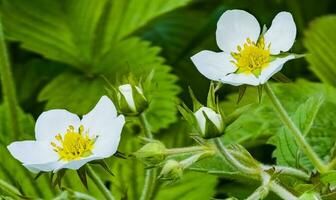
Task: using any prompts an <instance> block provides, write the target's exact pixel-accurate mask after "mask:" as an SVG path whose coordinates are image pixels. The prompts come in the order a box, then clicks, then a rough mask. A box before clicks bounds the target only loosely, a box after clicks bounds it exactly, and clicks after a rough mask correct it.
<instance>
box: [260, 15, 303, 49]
mask: <svg viewBox="0 0 336 200" xmlns="http://www.w3.org/2000/svg"><path fill="white" fill-rule="evenodd" d="M295 37H296V26H295V22H294V19H293V16H292V14H290V13H289V12H280V13H278V14H277V15H276V16H275V17H274V19H273V21H272V25H271V27H270V29H269V30H268V31H267V32H266V33H265V44H266V45H267V46H268V45H269V44H271V49H270V50H271V54H272V55H276V54H279V53H280V51H282V52H286V51H288V50H289V49H290V48H291V47H292V46H293V44H294V41H295Z"/></svg>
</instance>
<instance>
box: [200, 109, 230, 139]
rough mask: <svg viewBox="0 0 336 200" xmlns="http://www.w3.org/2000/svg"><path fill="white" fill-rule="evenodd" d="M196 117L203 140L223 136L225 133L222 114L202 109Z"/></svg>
mask: <svg viewBox="0 0 336 200" xmlns="http://www.w3.org/2000/svg"><path fill="white" fill-rule="evenodd" d="M194 116H195V118H196V121H197V125H198V130H199V132H200V134H201V135H202V137H203V138H206V139H209V138H214V137H218V136H221V135H222V134H223V132H224V121H223V118H222V116H221V114H219V113H217V112H215V111H214V110H213V109H211V108H208V107H201V108H200V109H198V110H197V111H196V112H195V113H194Z"/></svg>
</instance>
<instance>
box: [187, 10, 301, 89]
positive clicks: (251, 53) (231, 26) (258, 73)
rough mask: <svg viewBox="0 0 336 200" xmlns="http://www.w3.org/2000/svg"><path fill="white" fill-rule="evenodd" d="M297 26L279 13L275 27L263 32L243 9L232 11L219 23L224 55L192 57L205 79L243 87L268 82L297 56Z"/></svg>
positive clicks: (210, 54)
mask: <svg viewBox="0 0 336 200" xmlns="http://www.w3.org/2000/svg"><path fill="white" fill-rule="evenodd" d="M295 37H296V26H295V23H294V20H293V17H292V15H291V14H290V13H288V12H280V13H278V14H277V15H276V16H275V18H274V19H273V21H272V25H271V27H270V28H269V29H268V30H267V31H266V32H263V33H261V29H260V25H259V23H258V21H257V20H256V18H255V17H254V16H253V15H251V14H250V13H248V12H246V11H243V10H228V11H226V12H224V13H223V15H222V16H221V17H220V19H219V21H218V23H217V31H216V40H217V45H218V47H219V48H220V49H221V50H222V51H223V52H213V51H208V50H204V51H201V52H199V53H197V54H196V55H194V56H192V57H191V60H192V62H193V63H194V64H195V66H196V68H197V69H198V71H199V72H200V73H201V74H203V75H204V76H205V77H207V78H209V79H211V80H214V81H219V82H222V83H227V84H231V85H234V86H239V85H243V84H247V85H254V86H256V85H260V84H264V83H266V82H267V80H268V79H269V78H271V77H272V76H273V75H274V74H275V73H277V72H279V71H280V70H281V68H282V66H283V65H284V64H285V63H286V62H287V61H289V60H291V59H294V58H295V55H293V54H283V52H287V51H288V50H289V49H290V48H291V47H292V46H293V43H294V41H295Z"/></svg>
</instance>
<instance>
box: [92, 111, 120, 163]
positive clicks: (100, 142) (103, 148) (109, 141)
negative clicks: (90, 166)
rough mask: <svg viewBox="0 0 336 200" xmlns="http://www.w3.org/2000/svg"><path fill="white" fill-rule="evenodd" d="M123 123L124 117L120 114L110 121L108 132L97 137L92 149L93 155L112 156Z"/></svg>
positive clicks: (115, 149)
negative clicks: (110, 127) (110, 126)
mask: <svg viewBox="0 0 336 200" xmlns="http://www.w3.org/2000/svg"><path fill="white" fill-rule="evenodd" d="M124 124H125V117H124V116H123V115H120V116H119V117H118V118H117V119H115V120H114V122H113V123H112V127H113V128H112V129H111V130H110V134H105V135H101V136H100V137H98V139H97V141H96V142H95V144H94V149H93V150H92V152H93V154H94V155H97V156H99V157H103V158H107V157H110V156H112V155H113V154H114V153H115V152H116V151H117V149H118V146H119V142H120V135H121V132H122V128H123V127H124Z"/></svg>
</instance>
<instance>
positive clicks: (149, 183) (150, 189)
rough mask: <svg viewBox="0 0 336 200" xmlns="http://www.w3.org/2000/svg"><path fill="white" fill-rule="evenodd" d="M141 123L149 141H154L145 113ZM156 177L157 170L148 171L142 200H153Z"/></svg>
mask: <svg viewBox="0 0 336 200" xmlns="http://www.w3.org/2000/svg"><path fill="white" fill-rule="evenodd" d="M139 119H140V122H141V124H142V126H143V129H144V132H145V136H146V137H147V138H149V139H153V134H152V131H151V129H150V125H149V123H148V120H147V118H146V116H145V114H144V113H142V114H141V115H140V116H139ZM156 176H157V169H155V168H153V169H147V170H146V175H145V183H144V187H143V189H142V193H141V196H140V200H150V199H152V198H153V194H154V190H155V185H156Z"/></svg>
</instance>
